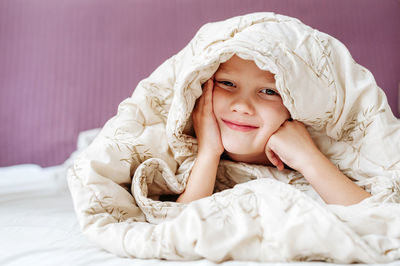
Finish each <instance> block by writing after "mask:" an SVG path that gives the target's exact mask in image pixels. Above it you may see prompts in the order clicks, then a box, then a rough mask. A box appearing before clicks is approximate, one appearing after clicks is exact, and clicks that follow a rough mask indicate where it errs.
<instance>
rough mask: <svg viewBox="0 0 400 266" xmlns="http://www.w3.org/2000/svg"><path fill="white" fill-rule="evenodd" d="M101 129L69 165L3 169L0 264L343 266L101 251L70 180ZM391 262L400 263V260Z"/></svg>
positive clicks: (85, 139)
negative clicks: (85, 225)
mask: <svg viewBox="0 0 400 266" xmlns="http://www.w3.org/2000/svg"><path fill="white" fill-rule="evenodd" d="M97 133H98V129H94V130H91V131H86V132H84V133H81V135H80V137H79V139H78V150H77V151H76V152H74V153H73V154H72V155H71V157H70V158H69V159H68V160H67V161H66V162H65V163H64V164H61V165H57V166H53V167H47V168H41V167H40V166H38V165H34V164H23V165H14V166H10V167H2V168H0V213H1V215H0V265H2V266H5V265H52V266H54V265H89V266H90V265H100V266H101V265H130V266H135V265H141V266H142V265H144V266H146V265H162V266H165V265H190V266H194V265H228V266H238V265H251V266H253V265H254V266H255V265H263V266H267V265H268V266H269V265H294V266H300V265H301V266H308V265H313V266H329V265H332V266H333V265H338V264H330V263H323V262H297V263H259V262H244V261H227V262H224V263H220V264H216V263H214V262H212V261H208V260H204V259H203V260H196V261H166V260H142V259H129V258H122V257H118V256H116V255H113V254H111V253H109V252H106V251H105V250H102V249H101V248H99V247H98V246H97V245H95V244H94V243H91V242H90V241H89V240H88V239H86V238H85V237H84V236H83V235H82V233H81V229H80V227H79V224H78V220H77V218H76V215H75V212H74V208H73V204H72V199H71V196H70V193H69V191H68V188H67V182H66V179H65V177H66V171H67V168H68V167H69V166H70V165H71V164H72V161H73V160H74V158H75V156H76V154H78V153H79V150H80V149H82V148H84V147H85V146H87V144H88V143H89V142H90V141H91V140H92V139H93V137H94V136H95V135H96V134H97ZM361 265H362V264H361ZM386 265H390V266H394V265H400V261H394V262H392V263H390V264H386Z"/></svg>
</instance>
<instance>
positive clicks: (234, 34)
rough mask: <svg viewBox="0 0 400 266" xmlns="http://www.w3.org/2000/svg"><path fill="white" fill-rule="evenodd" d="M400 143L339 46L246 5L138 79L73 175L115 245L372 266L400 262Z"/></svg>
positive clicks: (398, 127) (173, 254)
mask: <svg viewBox="0 0 400 266" xmlns="http://www.w3.org/2000/svg"><path fill="white" fill-rule="evenodd" d="M202 84H203V85H202ZM191 118H192V119H191ZM302 123H304V125H307V128H306V127H305V126H304V125H303V124H302ZM194 133H196V138H195V137H194ZM399 140H400V124H399V122H398V120H397V119H395V118H394V116H393V113H392V112H391V111H390V107H389V105H388V103H387V101H386V98H385V96H384V93H383V91H382V90H381V89H380V88H379V87H378V86H377V85H376V83H375V81H374V79H373V76H372V74H371V73H370V72H368V71H367V70H366V69H365V68H363V67H361V66H360V65H358V64H356V63H355V62H354V60H353V59H352V57H351V55H350V53H349V52H348V50H347V49H346V47H345V46H344V45H343V44H341V43H340V42H339V41H337V40H335V39H334V38H333V37H331V36H329V35H326V34H323V33H321V32H318V31H316V30H314V29H312V28H310V27H308V26H306V25H304V24H302V23H301V22H300V21H299V20H297V19H294V18H290V17H286V16H282V15H278V14H274V13H253V14H248V15H243V16H239V17H234V18H231V19H228V20H226V21H221V22H215V23H210V24H206V25H204V26H203V27H201V29H200V30H199V31H198V33H197V34H196V35H195V37H194V38H193V40H192V41H190V42H189V43H188V45H187V46H186V47H185V48H184V49H183V50H182V51H180V52H179V53H178V54H176V55H174V56H173V57H171V58H170V59H168V60H167V61H165V62H164V63H163V64H162V65H161V66H159V67H158V68H157V69H156V70H155V71H154V72H153V73H152V74H151V75H150V76H149V77H148V78H146V79H144V80H142V81H141V82H140V83H139V84H138V86H137V87H136V89H135V91H134V93H133V94H132V97H129V98H127V99H126V100H124V101H123V102H121V104H120V105H119V107H118V114H116V115H115V116H114V117H113V118H111V119H110V120H109V121H108V122H107V123H106V124H105V125H104V128H103V129H102V130H101V132H100V133H99V135H98V136H97V137H96V139H95V140H94V141H93V142H92V144H91V145H90V146H89V147H87V149H85V150H84V151H82V153H81V155H80V156H79V157H78V158H77V159H76V161H75V163H74V166H73V167H71V168H70V169H69V171H68V184H69V187H70V190H71V194H72V198H73V200H74V207H75V210H76V213H77V216H78V220H79V222H80V225H81V227H82V230H83V232H84V233H85V234H86V235H87V236H89V237H90V238H91V239H92V240H94V241H95V242H97V243H98V244H99V245H100V246H101V247H102V248H104V249H106V250H109V251H111V252H113V253H116V254H119V255H122V256H128V257H135V258H163V259H171V260H184V259H185V260H189V259H191V260H193V259H199V258H207V259H209V260H212V261H214V262H222V261H224V260H229V259H232V260H241V261H248V260H255V261H263V262H266V261H270V262H272V261H274V262H276V261H285V262H287V261H291V260H326V261H330V262H337V263H352V262H366V263H381V262H388V261H390V260H393V259H397V258H399V257H400V255H399V254H400V253H399V251H400V249H399V247H400V240H399V237H398V236H400V229H399V226H398V224H399V221H400V216H399V213H400V206H399V204H398V203H399V202H400V196H399V195H400V191H399V188H400V186H399V184H400V180H399V177H400V164H399V162H400V142H399ZM223 153H224V154H223ZM221 155H223V156H221ZM220 158H228V159H230V160H220ZM268 166H269V167H268ZM284 167H287V168H289V170H283V168H284ZM291 169H292V170H296V171H297V172H296V171H291ZM339 169H340V171H339ZM303 176H304V178H305V179H306V180H304V178H302V177H303ZM346 176H347V177H346ZM350 178H351V180H352V181H354V182H356V183H353V182H352V181H351V180H350ZM281 181H282V182H281ZM307 181H308V182H307ZM358 186H362V187H363V188H364V189H365V190H366V191H368V192H370V193H371V195H372V196H371V197H370V194H369V193H367V192H366V191H364V190H363V189H362V188H360V187H358ZM312 188H314V190H313V189H312ZM213 191H218V192H220V193H216V194H214V195H213V196H212V197H207V196H209V195H211V194H212V192H213ZM315 191H316V193H318V194H319V195H320V197H318V195H315V194H316V193H314V192H315ZM162 195H176V196H177V197H178V199H177V202H178V203H177V202H174V201H163V200H160V197H161V196H162ZM200 198H203V199H202V200H198V201H195V202H193V203H192V204H181V203H179V202H183V203H187V202H192V201H194V200H197V199H200ZM320 198H322V199H323V200H325V202H326V203H328V204H319V203H320V202H319V201H320ZM363 199H365V200H363ZM360 201H362V203H361V204H355V203H358V202H360ZM393 202H395V203H396V204H392V203H393ZM377 203H378V204H377ZM350 204H353V205H352V206H350V207H348V206H342V205H350ZM376 206H378V207H379V208H375V207H376ZM367 242H368V244H367Z"/></svg>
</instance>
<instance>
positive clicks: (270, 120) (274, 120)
mask: <svg viewBox="0 0 400 266" xmlns="http://www.w3.org/2000/svg"><path fill="white" fill-rule="evenodd" d="M260 114H261V117H262V119H263V121H264V124H265V125H269V126H271V127H273V128H272V130H276V129H278V128H279V127H280V126H281V125H282V123H283V122H285V121H286V120H288V119H289V118H290V114H289V111H288V110H287V109H286V107H285V106H284V105H283V104H279V103H276V104H271V105H269V106H267V107H264V108H262V109H261V110H260Z"/></svg>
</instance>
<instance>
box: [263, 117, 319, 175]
mask: <svg viewBox="0 0 400 266" xmlns="http://www.w3.org/2000/svg"><path fill="white" fill-rule="evenodd" d="M265 154H266V155H267V157H268V159H269V160H270V162H271V163H272V164H273V165H275V166H276V167H277V168H278V169H279V170H282V169H283V168H284V166H283V163H285V164H286V165H288V166H289V167H291V168H293V169H295V170H297V171H299V172H303V168H304V167H305V166H306V165H309V164H312V163H313V162H314V161H315V157H316V156H323V154H322V153H321V152H320V151H319V149H318V148H317V146H316V145H315V143H314V141H313V140H312V138H311V136H310V134H309V133H308V130H307V129H306V127H305V125H304V124H303V123H301V122H299V121H286V122H284V123H283V124H282V125H281V127H280V128H279V129H278V130H277V131H276V132H275V133H274V134H273V135H272V136H271V137H270V138H269V140H268V142H267V144H266V146H265Z"/></svg>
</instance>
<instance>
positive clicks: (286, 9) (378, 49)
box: [0, 0, 400, 167]
mask: <svg viewBox="0 0 400 266" xmlns="http://www.w3.org/2000/svg"><path fill="white" fill-rule="evenodd" d="M260 11H272V12H276V13H280V14H283V15H288V16H293V17H296V18H298V19H300V20H301V21H302V22H304V23H305V24H308V25H310V26H311V27H313V28H316V29H318V30H320V31H322V32H326V33H328V34H330V35H332V36H334V37H335V38H337V39H339V40H340V41H341V42H343V43H344V44H345V45H346V46H347V47H348V49H349V50H350V52H351V54H352V55H353V57H354V59H355V60H356V62H358V63H359V64H361V65H363V66H364V67H366V68H367V69H369V70H370V71H371V72H372V73H373V74H374V76H375V79H376V82H377V84H378V86H379V87H381V88H382V89H383V90H384V91H385V92H386V94H387V97H388V101H389V104H390V105H391V107H392V110H393V112H394V114H395V115H396V116H397V117H399V92H398V91H399V82H400V1H399V0H325V1H321V0H301V1H299V0H0V166H9V165H15V164H25V163H33V164H38V165H41V166H43V167H46V166H52V165H57V164H61V163H62V162H64V161H65V160H66V159H67V158H68V157H69V155H70V154H71V152H73V151H74V150H75V149H76V140H77V136H78V134H79V132H81V131H83V130H87V129H92V128H98V127H102V126H103V125H104V123H105V122H106V121H107V120H108V119H109V118H111V117H112V116H114V115H115V114H116V112H117V107H118V104H119V103H120V102H121V101H122V100H123V99H125V98H127V97H129V96H130V95H131V94H132V92H133V90H134V88H135V87H136V85H137V83H138V82H139V81H140V80H141V79H143V78H145V77H147V76H148V75H149V74H150V73H151V72H152V71H153V70H154V69H155V68H156V67H157V66H159V65H160V64H161V63H162V62H163V61H165V60H166V59H167V58H169V57H170V56H172V55H174V54H175V53H177V52H178V51H180V50H181V49H182V48H183V47H184V46H185V45H186V44H187V43H188V42H189V41H190V39H192V37H193V36H194V35H195V33H196V31H197V30H198V29H199V28H200V27H201V26H202V25H203V24H204V23H207V22H211V21H218V20H223V19H226V18H229V17H232V16H237V15H242V14H245V13H250V12H260Z"/></svg>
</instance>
